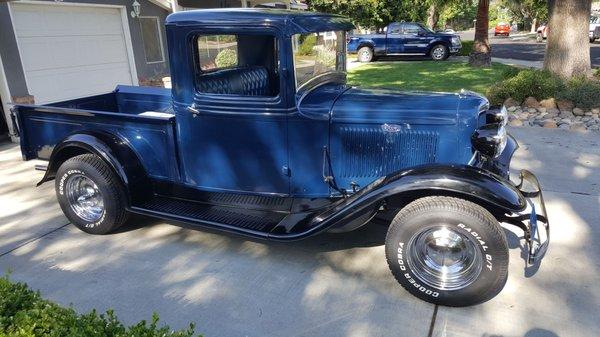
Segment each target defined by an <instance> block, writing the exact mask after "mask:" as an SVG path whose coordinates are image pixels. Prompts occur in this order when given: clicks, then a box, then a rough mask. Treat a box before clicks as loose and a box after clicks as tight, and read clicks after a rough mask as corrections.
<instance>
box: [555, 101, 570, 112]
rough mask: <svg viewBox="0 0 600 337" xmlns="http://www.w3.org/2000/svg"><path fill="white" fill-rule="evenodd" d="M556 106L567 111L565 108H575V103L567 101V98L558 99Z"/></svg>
mask: <svg viewBox="0 0 600 337" xmlns="http://www.w3.org/2000/svg"><path fill="white" fill-rule="evenodd" d="M556 106H557V107H558V109H559V110H560V111H565V110H573V108H574V107H575V104H573V102H571V101H567V100H558V101H556Z"/></svg>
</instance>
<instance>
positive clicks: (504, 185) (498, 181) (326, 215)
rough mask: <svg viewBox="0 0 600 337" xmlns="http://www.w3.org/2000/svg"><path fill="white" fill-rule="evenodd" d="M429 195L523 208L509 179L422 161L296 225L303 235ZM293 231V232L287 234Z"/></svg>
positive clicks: (493, 207) (498, 208)
mask: <svg viewBox="0 0 600 337" xmlns="http://www.w3.org/2000/svg"><path fill="white" fill-rule="evenodd" d="M432 195H450V196H456V197H459V198H464V199H466V200H470V201H473V202H475V203H477V204H480V205H482V206H484V207H485V208H486V209H488V210H489V211H490V212H491V213H492V214H512V213H518V212H521V211H523V210H524V209H525V208H526V200H525V197H524V196H523V195H522V193H521V192H520V191H519V190H518V189H517V187H516V186H514V185H513V184H512V183H511V182H510V181H508V180H506V179H504V178H502V177H500V176H499V175H496V174H493V173H491V172H489V171H486V170H483V169H481V168H477V167H473V166H468V165H440V164H431V165H423V166H418V167H414V168H410V169H407V170H402V171H399V172H396V173H393V174H390V175H388V176H385V177H381V178H379V179H377V180H375V181H374V182H372V183H371V184H369V185H368V186H366V187H364V188H362V189H361V190H359V191H358V192H356V193H355V194H353V195H352V196H350V197H348V198H345V199H341V200H340V201H338V202H337V203H336V204H335V205H334V206H333V207H331V208H328V209H327V210H325V211H323V212H321V213H319V214H316V215H315V216H313V217H311V220H310V221H307V223H306V224H303V225H300V226H298V227H296V229H297V230H298V231H297V235H296V236H295V237H294V238H302V237H305V236H308V235H311V234H314V233H317V232H320V231H323V230H326V229H335V228H337V227H342V226H344V225H345V224H348V223H349V222H351V221H354V220H355V219H357V218H359V217H362V216H365V214H366V213H370V212H373V211H374V210H377V209H379V207H381V206H382V205H384V204H385V203H386V202H388V201H390V200H403V201H411V200H414V199H416V198H420V197H424V196H432ZM279 234H281V233H272V234H271V235H270V237H271V238H274V239H278V238H280V239H283V238H284V236H285V238H286V239H287V238H291V237H293V236H294V235H293V234H292V233H286V234H285V235H284V236H280V235H279ZM290 234H292V235H290Z"/></svg>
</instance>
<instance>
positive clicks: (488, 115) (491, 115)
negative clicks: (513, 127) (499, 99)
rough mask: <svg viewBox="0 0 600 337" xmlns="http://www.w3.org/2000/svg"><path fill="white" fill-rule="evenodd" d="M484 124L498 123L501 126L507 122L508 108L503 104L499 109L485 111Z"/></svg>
mask: <svg viewBox="0 0 600 337" xmlns="http://www.w3.org/2000/svg"><path fill="white" fill-rule="evenodd" d="M485 123H486V124H500V125H502V126H504V125H506V124H507V123H508V110H507V109H506V107H505V106H504V105H503V106H502V108H501V109H500V110H496V111H489V110H488V111H486V112H485Z"/></svg>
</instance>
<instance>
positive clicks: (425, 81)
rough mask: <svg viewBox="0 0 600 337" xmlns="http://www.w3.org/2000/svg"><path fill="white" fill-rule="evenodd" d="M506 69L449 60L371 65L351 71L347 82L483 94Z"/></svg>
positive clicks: (361, 66)
mask: <svg viewBox="0 0 600 337" xmlns="http://www.w3.org/2000/svg"><path fill="white" fill-rule="evenodd" d="M508 68H510V66H507V65H504V64H499V63H494V64H493V66H492V68H471V67H469V65H468V64H466V63H464V62H452V61H446V62H433V61H396V62H374V63H369V64H365V65H360V66H358V67H357V68H354V69H352V70H350V71H349V72H348V81H349V82H350V83H351V84H353V85H357V86H362V87H377V88H393V89H404V90H424V91H449V92H456V91H459V90H460V89H467V90H472V91H475V92H479V93H485V91H486V89H487V88H488V87H490V86H493V85H494V84H495V83H498V82H500V81H501V80H502V74H503V72H504V71H505V70H506V69H508Z"/></svg>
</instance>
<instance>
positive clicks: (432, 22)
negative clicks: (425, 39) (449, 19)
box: [427, 3, 440, 30]
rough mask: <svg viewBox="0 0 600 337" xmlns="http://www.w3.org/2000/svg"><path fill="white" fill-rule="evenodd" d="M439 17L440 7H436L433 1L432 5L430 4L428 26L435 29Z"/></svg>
mask: <svg viewBox="0 0 600 337" xmlns="http://www.w3.org/2000/svg"><path fill="white" fill-rule="evenodd" d="M439 19H440V13H439V12H438V8H437V7H436V5H435V3H431V5H429V10H428V11H427V26H429V28H431V29H432V30H434V29H435V26H437V24H438V21H439Z"/></svg>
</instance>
